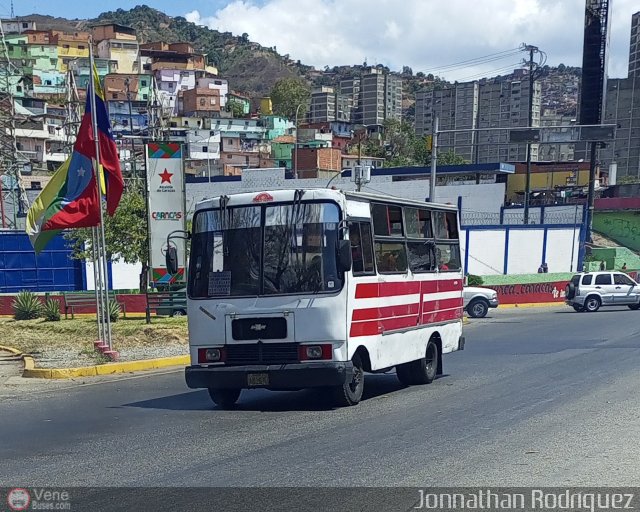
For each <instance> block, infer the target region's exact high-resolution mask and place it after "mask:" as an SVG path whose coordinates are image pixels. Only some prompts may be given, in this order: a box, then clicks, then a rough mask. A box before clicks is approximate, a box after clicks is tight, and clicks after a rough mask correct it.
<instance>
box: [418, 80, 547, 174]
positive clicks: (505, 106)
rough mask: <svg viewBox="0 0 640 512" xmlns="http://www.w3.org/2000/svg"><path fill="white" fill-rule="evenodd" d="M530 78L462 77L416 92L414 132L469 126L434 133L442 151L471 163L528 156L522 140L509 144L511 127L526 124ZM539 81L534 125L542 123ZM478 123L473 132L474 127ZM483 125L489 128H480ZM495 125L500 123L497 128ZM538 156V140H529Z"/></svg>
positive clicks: (533, 157) (516, 159)
mask: <svg viewBox="0 0 640 512" xmlns="http://www.w3.org/2000/svg"><path fill="white" fill-rule="evenodd" d="M529 96H530V92H529V81H528V80H522V81H511V82H508V81H503V82H483V83H478V82H465V83H459V84H456V85H455V86H453V87H451V88H447V89H440V90H434V91H429V92H420V93H418V94H416V133H417V134H418V135H421V136H424V135H429V134H431V132H432V125H433V118H434V116H438V130H439V131H446V130H469V131H461V132H458V133H442V134H440V135H439V136H438V149H439V151H441V152H443V151H444V152H447V151H453V152H454V153H456V154H457V155H459V156H461V157H463V158H464V159H465V160H467V161H469V162H472V163H489V162H499V161H501V162H506V161H509V162H516V161H525V160H526V158H527V146H526V144H509V131H508V129H509V128H515V127H525V126H529ZM540 103H541V87H540V84H539V83H535V84H534V89H533V109H532V110H533V115H532V123H531V125H532V126H540ZM474 128H476V129H479V131H476V132H473V131H471V130H472V129H474ZM483 128H485V129H487V130H482V129H483ZM498 128H504V130H499V129H498ZM531 160H532V161H536V160H538V145H536V144H533V145H532V146H531Z"/></svg>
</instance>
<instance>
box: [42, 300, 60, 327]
mask: <svg viewBox="0 0 640 512" xmlns="http://www.w3.org/2000/svg"><path fill="white" fill-rule="evenodd" d="M42 315H43V316H44V319H45V321H47V322H59V321H60V303H59V302H58V301H57V300H53V299H47V300H45V301H44V307H43V308H42Z"/></svg>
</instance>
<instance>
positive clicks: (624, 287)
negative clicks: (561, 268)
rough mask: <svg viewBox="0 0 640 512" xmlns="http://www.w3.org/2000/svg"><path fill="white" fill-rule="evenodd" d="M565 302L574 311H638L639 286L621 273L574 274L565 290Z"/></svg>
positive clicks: (639, 299) (639, 304)
mask: <svg viewBox="0 0 640 512" xmlns="http://www.w3.org/2000/svg"><path fill="white" fill-rule="evenodd" d="M565 299H566V300H565V302H566V303H567V304H568V305H569V306H571V307H573V309H575V310H576V311H579V312H580V311H589V312H591V313H593V312H595V311H598V309H600V306H628V307H629V309H634V310H636V309H640V285H638V283H636V282H635V281H634V280H633V279H631V278H630V277H629V276H628V275H627V274H623V273H622V272H587V273H584V274H576V275H575V276H573V277H572V278H571V281H570V282H569V284H568V285H567V287H566V289H565Z"/></svg>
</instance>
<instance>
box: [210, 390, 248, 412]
mask: <svg viewBox="0 0 640 512" xmlns="http://www.w3.org/2000/svg"><path fill="white" fill-rule="evenodd" d="M208 389H209V396H210V397H211V400H212V401H213V403H214V404H216V405H217V406H218V407H220V408H221V409H232V408H233V407H234V406H235V405H236V402H237V401H238V398H240V391H242V390H240V389H214V388H208Z"/></svg>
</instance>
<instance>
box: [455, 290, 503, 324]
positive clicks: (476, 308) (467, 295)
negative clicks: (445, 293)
mask: <svg viewBox="0 0 640 512" xmlns="http://www.w3.org/2000/svg"><path fill="white" fill-rule="evenodd" d="M462 297H463V299H464V310H465V311H466V312H467V314H468V315H469V316H470V317H472V318H484V317H485V316H487V313H488V312H489V308H497V307H498V306H499V305H500V303H499V301H498V293H497V292H496V291H495V290H492V289H491V288H480V287H477V286H465V287H464V289H463V290H462Z"/></svg>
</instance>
